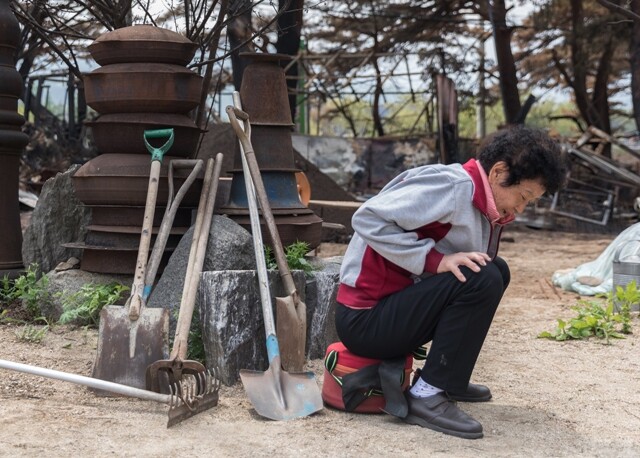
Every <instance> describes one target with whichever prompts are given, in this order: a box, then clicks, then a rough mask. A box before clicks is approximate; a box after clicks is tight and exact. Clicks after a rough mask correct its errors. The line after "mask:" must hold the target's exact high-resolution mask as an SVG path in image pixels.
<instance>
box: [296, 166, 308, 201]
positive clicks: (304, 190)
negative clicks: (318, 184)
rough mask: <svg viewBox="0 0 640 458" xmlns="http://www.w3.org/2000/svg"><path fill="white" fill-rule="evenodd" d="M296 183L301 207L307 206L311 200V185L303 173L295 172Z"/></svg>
mask: <svg viewBox="0 0 640 458" xmlns="http://www.w3.org/2000/svg"><path fill="white" fill-rule="evenodd" d="M296 183H297V184H298V196H299V197H300V202H302V204H303V205H305V206H308V205H309V201H310V200H311V183H309V179H308V178H307V175H305V173H304V172H296Z"/></svg>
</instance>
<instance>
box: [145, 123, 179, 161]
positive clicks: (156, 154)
mask: <svg viewBox="0 0 640 458" xmlns="http://www.w3.org/2000/svg"><path fill="white" fill-rule="evenodd" d="M151 138H166V139H167V141H166V142H165V143H164V145H162V146H161V147H160V148H156V147H155V146H153V145H151V144H150V143H149V142H148V141H147V139H151ZM173 139H174V134H173V129H153V130H145V131H144V144H145V146H146V147H147V151H149V152H150V153H151V161H152V162H153V161H160V162H162V158H163V157H164V155H165V153H166V152H167V151H169V149H170V148H171V146H173Z"/></svg>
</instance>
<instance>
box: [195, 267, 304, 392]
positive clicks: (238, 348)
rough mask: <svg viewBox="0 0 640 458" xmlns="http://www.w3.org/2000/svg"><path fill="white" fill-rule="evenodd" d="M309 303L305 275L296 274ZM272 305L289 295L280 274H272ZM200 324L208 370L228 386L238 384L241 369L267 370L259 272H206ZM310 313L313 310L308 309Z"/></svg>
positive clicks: (203, 278)
mask: <svg viewBox="0 0 640 458" xmlns="http://www.w3.org/2000/svg"><path fill="white" fill-rule="evenodd" d="M292 276H293V280H294V283H295V284H296V288H297V290H298V293H299V295H300V298H301V299H302V300H303V301H305V303H306V300H305V296H304V293H305V291H304V285H305V275H304V272H302V271H294V272H292ZM268 277H269V291H270V293H271V296H272V299H271V305H272V307H273V309H274V310H273V313H274V316H275V297H281V296H286V294H285V291H284V287H283V286H282V283H281V281H280V276H279V274H278V272H277V271H275V270H270V271H268ZM200 286H201V288H200V293H199V295H200V302H199V303H200V322H201V324H202V338H203V342H204V350H205V354H206V358H207V367H211V368H215V371H216V376H217V377H218V378H219V379H220V380H221V381H222V383H224V384H226V385H233V384H234V383H235V382H236V381H238V378H239V373H240V369H250V370H257V371H264V370H266V369H267V368H268V367H269V362H268V360H267V348H266V343H265V342H266V335H265V330H264V320H263V318H262V317H263V315H262V304H261V300H260V291H259V287H258V276H257V272H256V271H255V270H250V271H247V270H245V271H216V272H204V273H203V275H202V279H201V283H200ZM307 312H309V310H308V309H307Z"/></svg>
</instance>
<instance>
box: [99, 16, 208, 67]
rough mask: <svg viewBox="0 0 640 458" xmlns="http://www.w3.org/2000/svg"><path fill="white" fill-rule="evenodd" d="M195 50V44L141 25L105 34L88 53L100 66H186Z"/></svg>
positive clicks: (171, 33)
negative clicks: (131, 64)
mask: <svg viewBox="0 0 640 458" xmlns="http://www.w3.org/2000/svg"><path fill="white" fill-rule="evenodd" d="M197 48H198V45H197V44H196V43H194V42H192V41H191V40H189V39H188V38H186V37H184V36H182V35H180V34H179V33H176V32H173V31H171V30H168V29H163V28H160V27H154V26H152V25H146V24H143V25H134V26H131V27H122V28H120V29H116V30H113V31H111V32H108V33H105V34H103V35H101V36H99V37H98V38H97V39H96V40H95V41H94V42H93V43H91V44H90V45H89V48H88V49H89V53H90V54H91V57H93V59H94V60H95V61H96V62H97V63H98V64H99V65H111V64H123V63H132V62H155V63H161V64H175V65H182V66H185V65H187V64H188V63H189V62H191V60H192V59H193V56H194V55H195V52H196V49H197Z"/></svg>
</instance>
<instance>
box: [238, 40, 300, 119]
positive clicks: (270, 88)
mask: <svg viewBox="0 0 640 458" xmlns="http://www.w3.org/2000/svg"><path fill="white" fill-rule="evenodd" d="M240 55H241V56H242V57H243V58H245V59H247V60H248V61H249V64H248V65H247V68H246V69H245V71H244V73H243V74H242V84H241V86H240V96H241V98H242V109H243V110H244V111H246V112H247V113H248V114H249V116H250V118H251V125H252V126H254V125H256V126H257V125H267V126H287V127H290V128H291V127H292V126H293V125H294V124H293V120H292V119H291V110H290V108H289V96H288V95H287V81H286V77H285V73H284V70H283V68H282V67H281V66H280V62H282V61H286V60H290V59H291V56H288V55H286V54H266V53H240Z"/></svg>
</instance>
